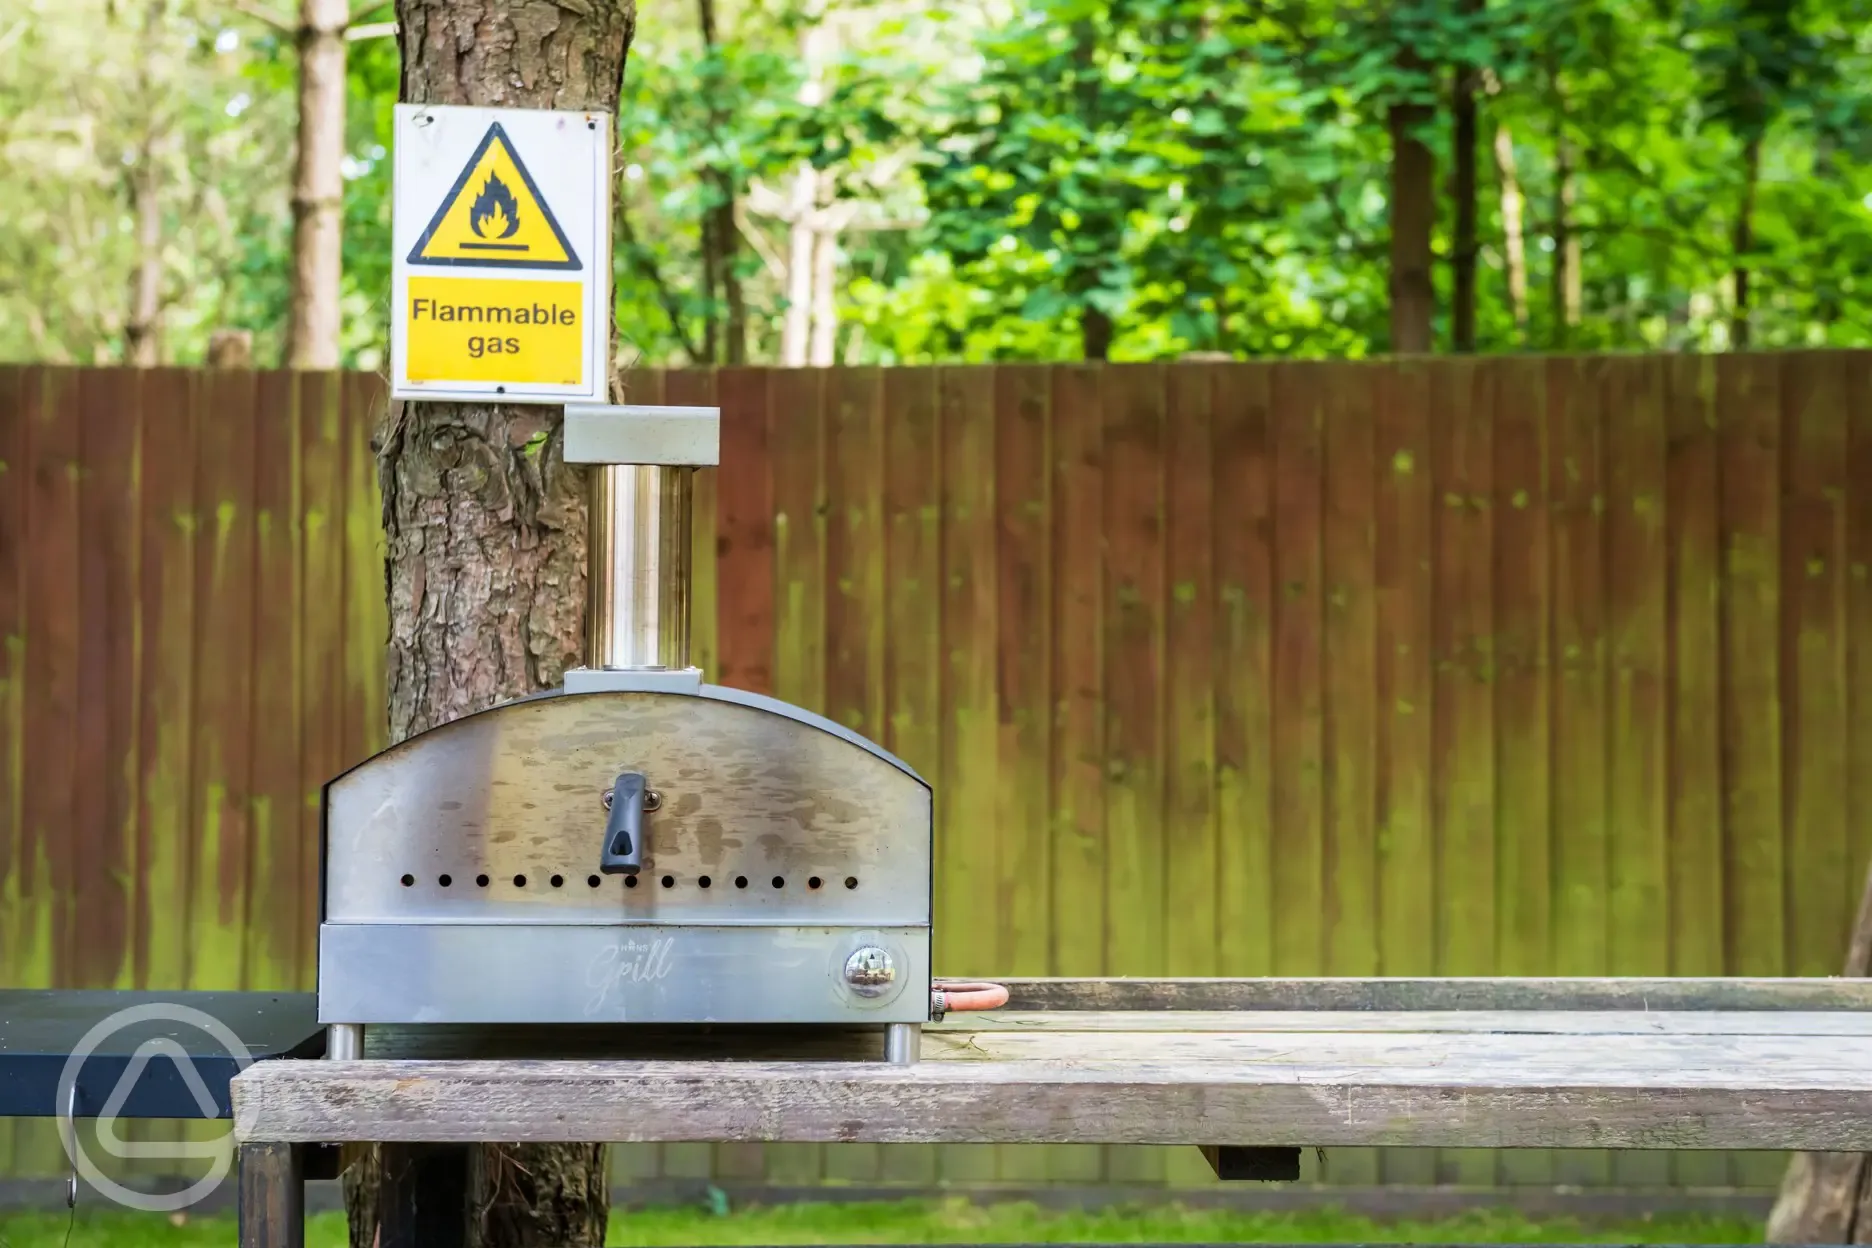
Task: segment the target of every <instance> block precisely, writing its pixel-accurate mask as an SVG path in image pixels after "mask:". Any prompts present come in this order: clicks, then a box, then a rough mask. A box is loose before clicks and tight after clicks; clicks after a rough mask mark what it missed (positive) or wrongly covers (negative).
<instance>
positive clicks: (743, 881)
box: [734, 875, 747, 888]
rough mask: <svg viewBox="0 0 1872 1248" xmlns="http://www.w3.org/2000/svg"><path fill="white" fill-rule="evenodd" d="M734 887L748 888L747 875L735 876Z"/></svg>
mask: <svg viewBox="0 0 1872 1248" xmlns="http://www.w3.org/2000/svg"><path fill="white" fill-rule="evenodd" d="M734 886H735V887H736V888H746V887H747V876H745V875H737V876H735V877H734Z"/></svg>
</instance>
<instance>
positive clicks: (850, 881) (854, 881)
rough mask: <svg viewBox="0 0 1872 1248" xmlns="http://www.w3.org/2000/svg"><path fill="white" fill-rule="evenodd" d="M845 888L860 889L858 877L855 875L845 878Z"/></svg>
mask: <svg viewBox="0 0 1872 1248" xmlns="http://www.w3.org/2000/svg"><path fill="white" fill-rule="evenodd" d="M845 887H846V888H857V887H858V877H857V876H855V875H848V876H846V877H845Z"/></svg>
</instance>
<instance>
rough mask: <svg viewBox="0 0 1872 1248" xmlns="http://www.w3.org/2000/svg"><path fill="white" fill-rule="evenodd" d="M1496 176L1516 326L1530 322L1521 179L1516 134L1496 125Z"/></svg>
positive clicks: (1509, 300)
mask: <svg viewBox="0 0 1872 1248" xmlns="http://www.w3.org/2000/svg"><path fill="white" fill-rule="evenodd" d="M1495 176H1496V178H1497V179H1498V180H1499V181H1500V182H1501V217H1502V251H1503V252H1504V253H1505V256H1506V259H1507V263H1508V310H1509V312H1510V314H1511V315H1512V316H1513V317H1514V323H1515V328H1516V329H1518V330H1521V331H1523V332H1525V331H1526V330H1527V321H1528V298H1527V237H1526V235H1525V234H1524V233H1523V232H1522V226H1521V181H1520V179H1519V178H1518V177H1516V176H1515V158H1514V136H1513V135H1511V134H1509V132H1508V127H1507V126H1497V127H1495Z"/></svg>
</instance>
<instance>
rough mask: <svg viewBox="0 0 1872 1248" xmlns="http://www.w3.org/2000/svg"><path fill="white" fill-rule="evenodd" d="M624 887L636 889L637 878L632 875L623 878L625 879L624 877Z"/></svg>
mask: <svg viewBox="0 0 1872 1248" xmlns="http://www.w3.org/2000/svg"><path fill="white" fill-rule="evenodd" d="M624 887H625V888H636V887H637V877H636V876H634V875H627V876H625V877H624Z"/></svg>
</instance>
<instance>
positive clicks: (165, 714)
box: [132, 369, 201, 988]
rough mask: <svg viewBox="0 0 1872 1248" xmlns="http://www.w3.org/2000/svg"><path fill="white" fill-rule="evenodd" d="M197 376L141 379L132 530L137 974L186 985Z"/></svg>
mask: <svg viewBox="0 0 1872 1248" xmlns="http://www.w3.org/2000/svg"><path fill="white" fill-rule="evenodd" d="M200 380H201V379H200V377H199V376H196V377H191V376H190V375H189V374H188V373H184V372H181V371H179V370H169V369H159V370H156V371H154V372H152V373H150V374H149V376H147V377H146V378H144V381H143V420H142V429H141V435H142V447H141V450H140V452H139V454H140V456H141V464H142V469H141V482H140V487H139V490H138V500H137V502H138V508H139V516H138V521H137V528H138V532H139V534H140V538H141V544H142V549H141V551H140V553H139V560H138V561H139V564H140V567H141V577H142V579H141V583H140V585H139V586H138V589H139V594H138V604H137V615H138V630H137V633H138V635H137V644H138V656H137V667H138V670H139V671H140V672H141V674H142V682H143V689H142V691H141V697H140V698H139V700H138V706H137V757H138V759H139V761H140V765H141V775H140V776H139V780H138V789H139V794H138V796H139V801H138V811H137V833H136V835H137V861H138V862H139V863H141V864H142V878H141V879H140V880H139V881H138V887H137V894H136V896H137V902H136V913H135V918H134V923H133V927H132V931H133V939H134V940H135V941H136V945H137V969H136V975H135V979H136V983H137V986H139V987H142V988H182V987H185V986H186V985H187V983H188V926H187V923H186V922H185V921H182V920H184V919H185V918H186V915H187V898H188V891H189V884H188V881H189V872H190V869H191V868H190V864H191V861H192V859H193V853H192V849H191V846H192V843H193V841H194V829H195V824H194V822H193V810H194V803H193V792H194V787H193V786H194V779H193V777H194V766H193V759H194V730H193V725H194V723H195V615H196V613H197V612H198V611H199V610H200V609H201V604H200V601H199V600H198V598H197V596H196V593H195V532H196V530H197V528H198V527H199V519H200V512H199V509H198V508H197V506H196V502H195V459H196V456H195V445H196V427H195V415H196V413H195V403H194V389H195V387H196V386H197V385H198V384H200Z"/></svg>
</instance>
